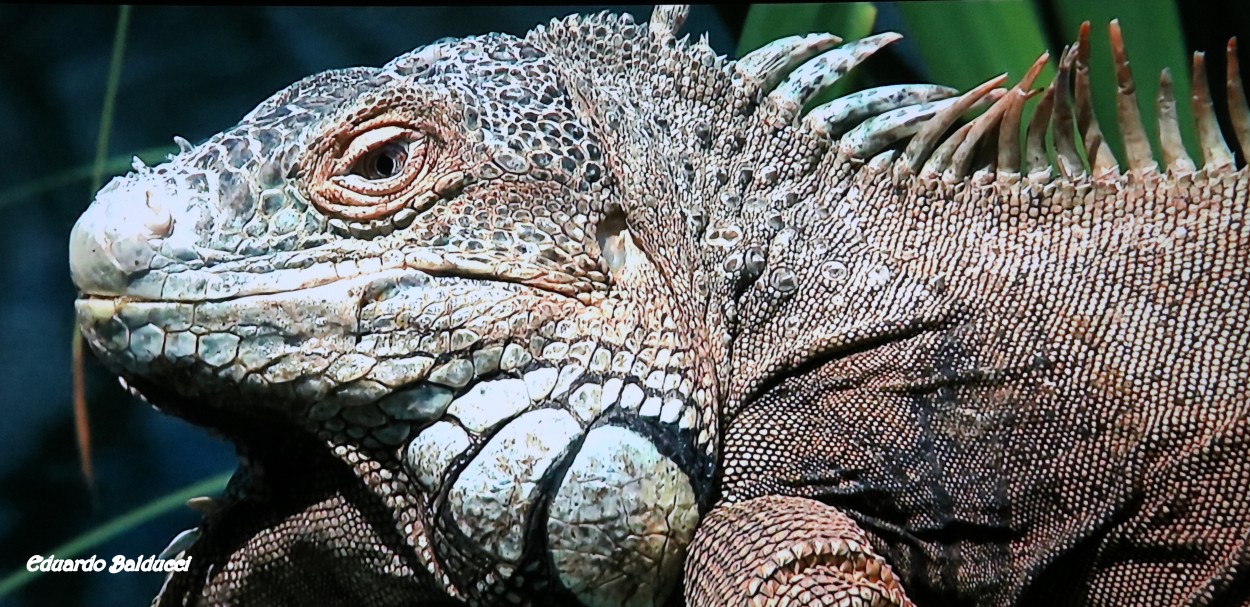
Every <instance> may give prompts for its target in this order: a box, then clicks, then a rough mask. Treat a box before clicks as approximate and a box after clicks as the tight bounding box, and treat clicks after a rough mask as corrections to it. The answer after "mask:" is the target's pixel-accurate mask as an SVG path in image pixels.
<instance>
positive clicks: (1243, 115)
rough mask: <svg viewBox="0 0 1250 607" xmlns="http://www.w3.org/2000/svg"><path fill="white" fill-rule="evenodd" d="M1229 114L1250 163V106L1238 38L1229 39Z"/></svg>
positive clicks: (1245, 159) (1247, 161)
mask: <svg viewBox="0 0 1250 607" xmlns="http://www.w3.org/2000/svg"><path fill="white" fill-rule="evenodd" d="M1227 76H1228V77H1227V78H1226V79H1225V80H1226V84H1227V86H1228V115H1229V117H1230V118H1231V119H1232V121H1233V132H1234V133H1235V134H1236V135H1237V144H1238V145H1239V146H1241V156H1242V160H1243V161H1245V162H1246V164H1250V106H1247V105H1246V89H1245V88H1244V87H1243V86H1242V84H1241V64H1240V62H1239V61H1238V60H1237V38H1236V37H1233V38H1229V39H1228V74H1227Z"/></svg>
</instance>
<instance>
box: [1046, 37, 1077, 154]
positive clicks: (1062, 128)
mask: <svg viewBox="0 0 1250 607" xmlns="http://www.w3.org/2000/svg"><path fill="white" fill-rule="evenodd" d="M1076 54H1077V49H1076V48H1065V49H1064V50H1063V60H1062V61H1060V62H1059V75H1058V76H1056V77H1055V99H1054V103H1055V107H1054V110H1053V112H1052V113H1053V117H1052V119H1051V121H1050V128H1051V131H1050V136H1051V140H1052V141H1053V142H1054V144H1055V159H1056V164H1057V165H1058V168H1059V174H1060V175H1063V176H1064V177H1067V178H1069V179H1071V178H1073V177H1076V176H1077V175H1080V174H1082V173H1084V172H1085V166H1084V165H1083V164H1082V163H1081V155H1080V154H1079V153H1077V151H1076V135H1075V132H1074V131H1073V120H1072V103H1071V102H1070V101H1069V91H1070V90H1071V82H1070V78H1071V75H1072V63H1073V62H1074V61H1075V60H1076Z"/></svg>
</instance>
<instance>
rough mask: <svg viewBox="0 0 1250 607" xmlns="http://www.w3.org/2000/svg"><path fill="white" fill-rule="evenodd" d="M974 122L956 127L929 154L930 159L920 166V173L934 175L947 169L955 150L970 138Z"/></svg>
mask: <svg viewBox="0 0 1250 607" xmlns="http://www.w3.org/2000/svg"><path fill="white" fill-rule="evenodd" d="M972 124H973V123H971V122H969V123H968V124H965V125H963V126H961V127H959V128H957V129H955V132H954V133H951V134H950V136H949V137H947V138H946V139H945V140H944V141H942V143H941V144H939V145H938V146H937V147H936V148H934V149H933V153H931V154H929V159H928V160H926V161H925V162H924V166H922V167H921V168H920V175H925V176H933V175H937V174H940V173H941V172H942V171H945V170H946V168H947V167H949V166H950V163H951V158H953V157H954V156H955V151H956V150H958V149H959V146H961V145H963V143H964V141H965V140H967V139H968V133H969V132H970V131H971V130H972Z"/></svg>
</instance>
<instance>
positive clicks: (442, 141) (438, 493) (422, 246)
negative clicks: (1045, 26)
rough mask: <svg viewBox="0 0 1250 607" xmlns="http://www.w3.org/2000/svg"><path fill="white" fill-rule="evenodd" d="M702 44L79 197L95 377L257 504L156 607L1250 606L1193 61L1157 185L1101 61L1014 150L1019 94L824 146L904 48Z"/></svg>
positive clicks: (356, 82)
mask: <svg viewBox="0 0 1250 607" xmlns="http://www.w3.org/2000/svg"><path fill="white" fill-rule="evenodd" d="M685 14H686V11H685V9H683V8H673V7H662V8H659V9H657V10H656V11H655V13H654V15H653V16H652V18H651V20H650V23H648V24H636V23H634V22H633V20H632V19H631V18H630V17H629V16H628V15H611V14H606V13H605V14H599V15H594V16H585V17H583V16H573V17H569V18H567V19H563V20H557V21H553V22H551V23H550V24H548V25H546V26H543V27H538V28H536V29H534V30H533V31H531V32H530V33H529V34H528V35H526V36H525V37H524V38H516V37H512V36H502V35H488V36H482V37H473V38H466V39H462V40H446V41H440V42H438V43H435V44H432V45H430V46H427V47H424V48H421V49H418V50H416V51H413V52H411V53H409V54H405V55H402V56H400V57H398V58H396V59H395V60H393V61H391V62H390V63H388V64H387V65H385V66H383V67H381V68H354V69H345V70H339V71H331V72H326V73H322V74H319V75H315V76H312V77H309V78H307V79H304V80H302V81H300V82H298V83H296V84H294V85H292V86H290V87H289V88H287V89H285V90H283V91H281V92H279V93H278V94H276V95H274V96H273V97H271V98H270V99H268V100H267V101H265V102H264V103H262V104H261V105H260V106H259V107H257V108H256V109H255V110H253V111H252V112H251V113H249V114H248V115H247V116H245V117H244V118H243V119H242V120H241V121H240V122H239V124H238V125H236V126H234V127H232V128H230V129H228V130H226V131H224V132H222V133H220V134H218V135H215V136H213V137H211V138H210V139H208V140H207V141H205V142H204V143H202V144H200V145H196V146H192V145H190V144H189V143H187V142H186V141H185V140H180V142H181V145H182V150H181V151H180V152H179V153H177V154H176V155H173V156H172V157H171V158H170V159H169V161H168V162H166V163H164V164H161V165H160V166H156V167H146V166H142V164H141V163H136V166H135V170H134V172H132V173H131V174H129V175H126V176H124V177H119V178H117V179H114V180H113V181H112V182H111V183H110V184H108V185H107V186H106V187H105V188H104V189H102V190H101V191H100V193H99V194H98V197H97V198H96V200H95V202H94V203H93V204H92V205H91V207H90V208H89V209H88V210H87V211H86V212H85V213H84V214H83V216H82V218H81V219H79V221H78V223H77V225H76V226H75V227H74V230H73V233H72V236H71V242H70V254H71V266H72V267H71V269H72V272H73V278H74V281H75V283H76V284H77V285H78V287H79V288H80V289H81V290H82V292H83V297H82V298H81V299H80V300H79V301H78V302H77V311H78V321H79V323H80V325H81V327H82V330H83V333H84V335H85V336H86V338H87V340H88V342H89V343H90V346H91V348H92V349H93V350H94V351H95V352H96V354H97V355H98V356H99V357H100V358H101V359H102V360H103V361H104V363H105V364H106V365H107V366H108V367H109V368H110V369H112V370H114V371H115V372H117V373H118V374H119V375H120V376H121V377H122V378H123V380H124V381H125V382H126V383H127V384H128V385H129V386H130V387H131V388H132V389H133V390H134V391H135V392H136V393H138V394H141V395H143V396H144V397H145V398H147V399H149V400H151V401H152V402H153V403H155V404H156V405H158V406H159V407H160V408H162V409H163V410H165V411H167V412H169V413H172V414H174V415H177V416H180V417H182V418H185V419H186V420H188V421H190V422H191V423H194V424H198V425H201V426H204V427H206V428H208V429H210V430H212V431H214V432H216V433H220V434H221V435H223V436H225V437H227V438H229V439H230V440H231V441H233V442H234V443H235V444H236V445H237V447H238V451H239V454H240V459H241V461H242V465H241V467H240V470H239V472H238V473H237V474H236V476H235V478H234V480H233V481H232V483H231V485H230V487H229V488H228V490H227V492H226V495H225V496H223V497H222V498H221V499H220V501H204V502H202V503H201V506H204V507H206V510H208V511H209V514H207V516H206V518H205V520H204V522H203V525H202V526H201V527H200V529H199V530H198V531H197V532H195V533H192V534H189V535H186V536H183V537H182V538H181V539H180V540H179V541H176V542H175V544H174V545H172V546H171V551H172V552H180V551H181V552H183V553H185V554H186V555H189V556H191V557H193V558H192V562H191V566H190V571H188V572H186V573H174V574H171V576H170V577H169V578H168V579H167V581H166V583H165V586H164V588H163V590H162V592H161V594H160V596H159V597H157V599H156V603H155V604H157V605H162V606H165V605H188V604H205V605H309V604H321V605H330V604H334V605H415V604H421V605H426V604H461V603H466V604H471V605H505V604H531V605H532V604H540V605H548V604H584V605H594V606H600V605H630V606H645V605H661V604H680V603H682V602H683V600H684V603H685V604H687V605H691V606H696V607H709V606H715V605H743V604H750V605H831V604H832V605H845V606H851V605H910V604H912V601H915V603H916V604H919V605H943V604H978V605H1035V604H1094V605H1128V604H1134V605H1146V604H1151V605H1207V604H1246V603H1247V601H1250V598H1248V597H1250V543H1248V538H1247V532H1248V530H1250V499H1247V495H1250V459H1248V458H1247V457H1246V455H1247V453H1250V443H1248V441H1250V418H1248V417H1247V411H1248V410H1250V399H1247V396H1246V395H1247V388H1246V385H1245V384H1246V382H1247V380H1248V379H1250V362H1248V359H1247V357H1246V352H1247V351H1248V350H1250V331H1247V329H1246V326H1245V323H1246V319H1247V315H1248V314H1250V296H1248V295H1250V277H1248V275H1247V267H1248V266H1247V258H1248V256H1250V254H1248V251H1250V224H1247V215H1248V213H1247V200H1246V199H1247V193H1246V191H1247V186H1248V185H1250V178H1247V176H1246V172H1245V170H1244V169H1238V168H1236V167H1235V165H1234V161H1233V158H1232V156H1231V154H1230V153H1229V151H1228V148H1227V146H1226V144H1225V142H1224V140H1223V139H1222V137H1221V134H1220V132H1219V129H1218V127H1217V126H1216V123H1215V119H1214V117H1213V111H1212V109H1211V102H1210V101H1209V100H1208V97H1207V95H1208V93H1207V86H1206V80H1205V78H1206V75H1205V69H1204V67H1203V65H1202V61H1201V56H1199V57H1198V58H1197V59H1196V61H1195V66H1194V70H1193V77H1194V81H1195V86H1194V90H1195V96H1194V99H1193V101H1194V108H1195V110H1196V114H1197V126H1198V132H1199V133H1200V135H1201V149H1202V151H1203V158H1202V160H1201V163H1200V166H1196V163H1195V162H1194V161H1192V160H1191V159H1190V158H1189V157H1188V156H1187V155H1186V153H1185V151H1184V147H1183V146H1182V145H1181V142H1180V135H1179V128H1178V125H1177V119H1176V112H1175V101H1174V99H1173V97H1172V95H1171V92H1170V80H1169V76H1168V75H1167V74H1166V73H1165V74H1164V75H1163V78H1164V81H1163V87H1162V90H1163V93H1162V94H1161V95H1160V98H1159V99H1158V103H1159V107H1160V116H1161V122H1160V131H1161V138H1160V139H1161V140H1160V142H1159V149H1160V151H1161V152H1162V160H1163V163H1162V165H1160V164H1158V163H1156V161H1155V159H1154V156H1153V154H1152V153H1151V146H1150V142H1149V141H1148V140H1147V138H1146V136H1145V135H1144V129H1143V128H1142V125H1141V120H1140V118H1139V116H1138V109H1137V103H1138V100H1137V99H1136V96H1135V93H1134V87H1133V80H1132V77H1131V75H1130V73H1129V67H1128V63H1127V59H1125V57H1124V54H1123V43H1122V40H1121V39H1120V34H1119V29H1118V26H1116V25H1115V24H1114V23H1113V24H1112V46H1113V51H1114V57H1115V61H1116V64H1117V66H1118V77H1119V88H1118V96H1119V100H1120V103H1119V110H1120V112H1119V115H1118V116H1117V117H1116V119H1117V120H1118V121H1119V124H1120V126H1121V130H1122V131H1123V132H1124V133H1125V148H1126V150H1127V153H1126V154H1125V156H1126V160H1127V164H1124V165H1120V164H1118V162H1117V159H1116V158H1115V157H1114V156H1113V155H1112V154H1111V152H1110V151H1109V148H1108V146H1107V145H1106V143H1105V142H1104V141H1103V139H1102V135H1101V131H1100V130H1099V128H1098V123H1097V120H1096V119H1095V117H1094V116H1093V113H1092V111H1091V110H1090V103H1089V97H1090V95H1089V76H1088V65H1089V64H1088V55H1089V53H1088V50H1089V45H1088V44H1087V43H1084V42H1082V43H1078V44H1077V45H1075V46H1074V47H1072V48H1071V49H1068V50H1066V51H1065V52H1064V53H1063V54H1062V57H1061V61H1060V72H1059V75H1058V77H1057V78H1056V79H1055V81H1054V82H1053V83H1052V84H1050V85H1049V86H1048V87H1046V88H1045V91H1044V93H1043V97H1042V98H1041V102H1040V103H1039V104H1038V106H1037V108H1036V110H1035V111H1031V112H1025V111H1024V110H1023V108H1024V101H1025V100H1026V99H1027V98H1028V97H1030V96H1031V95H1032V94H1034V93H1035V92H1038V91H1035V90H1033V81H1034V79H1035V77H1036V75H1037V73H1038V71H1039V69H1040V67H1041V66H1042V65H1043V64H1044V62H1045V60H1046V58H1045V57H1043V58H1042V59H1041V60H1039V62H1038V64H1037V65H1036V66H1035V67H1036V68H1038V69H1034V70H1033V71H1032V72H1030V73H1029V74H1028V75H1027V76H1026V77H1025V78H1024V80H1023V81H1022V82H1020V83H1018V84H1016V85H1014V86H1012V87H1010V88H1001V85H1002V84H1003V83H1004V81H1005V76H1004V77H999V78H995V79H992V80H990V81H989V82H987V83H986V84H984V85H982V86H980V87H977V88H975V89H972V90H970V91H968V92H966V93H963V94H958V93H957V92H956V91H953V90H951V89H947V88H943V87H939V86H933V85H920V84H916V85H897V86H888V87H881V88H872V89H868V90H863V91H859V92H855V93H852V94H849V95H846V96H843V97H840V98H838V99H835V100H834V101H832V102H829V103H826V104H823V105H819V106H817V107H813V105H814V104H813V103H812V100H813V98H814V97H815V96H816V95H818V94H819V93H821V92H822V91H824V90H826V89H827V88H828V87H830V86H831V85H832V84H833V83H834V82H835V81H837V80H838V78H840V77H842V76H844V75H845V74H846V73H847V71H848V70H849V69H851V68H852V67H853V66H855V65H856V64H858V63H860V62H861V61H863V60H864V59H866V58H867V57H869V56H870V55H872V54H873V53H874V52H875V51H877V50H878V49H880V48H881V47H883V46H885V45H887V44H890V43H891V42H893V41H895V40H896V39H897V38H898V36H897V35H895V34H889V33H887V34H880V35H875V36H871V37H868V38H864V39H862V40H858V41H854V42H850V43H846V44H841V45H839V43H840V40H839V39H838V38H837V37H836V36H832V35H828V34H811V35H805V36H794V37H788V38H783V39H780V40H777V41H776V42H774V43H771V44H769V45H767V46H765V47H763V48H761V49H759V50H757V51H755V52H752V53H750V54H748V55H746V56H744V57H742V58H741V59H739V60H736V61H735V60H729V59H726V58H725V57H723V56H718V55H717V54H716V53H715V52H714V51H713V50H712V49H711V48H709V47H708V45H707V44H706V41H691V40H689V39H688V38H680V39H679V38H678V37H677V35H678V29H679V28H680V26H681V24H682V22H683V20H684V17H685ZM1229 50H1230V53H1229V57H1230V62H1231V63H1232V67H1231V68H1230V71H1229V77H1228V85H1229V92H1230V99H1231V100H1232V104H1231V105H1232V110H1231V111H1232V117H1233V121H1234V124H1235V126H1236V134H1237V137H1238V142H1239V143H1240V145H1241V146H1242V149H1243V150H1245V149H1250V148H1248V147H1247V146H1248V145H1250V111H1248V110H1247V109H1246V104H1245V100H1244V96H1243V94H1242V87H1241V82H1240V80H1239V79H1238V78H1237V69H1236V68H1237V66H1236V63H1235V54H1234V52H1233V49H1232V47H1231V45H1230V49H1229ZM975 106H982V107H986V108H987V109H986V111H984V113H982V114H980V115H979V116H978V117H977V118H975V119H973V120H971V121H969V122H967V123H966V124H964V125H963V126H959V127H958V128H956V127H957V124H958V122H959V120H960V118H961V117H962V116H963V115H965V114H967V113H968V112H969V110H971V109H973V108H974V107H975ZM1104 118H1105V117H1104ZM1022 132H1023V133H1024V135H1023V136H1022V135H1021V133H1022ZM1048 132H1049V134H1050V139H1049V140H1048V139H1047V133H1048ZM1084 158H1089V159H1090V160H1089V162H1088V163H1086V162H1085V160H1084Z"/></svg>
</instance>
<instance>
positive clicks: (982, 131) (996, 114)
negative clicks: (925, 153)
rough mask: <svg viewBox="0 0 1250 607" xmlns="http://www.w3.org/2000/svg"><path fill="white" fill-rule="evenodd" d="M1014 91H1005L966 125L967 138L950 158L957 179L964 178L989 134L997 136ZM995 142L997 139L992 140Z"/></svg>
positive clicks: (987, 140) (988, 138)
mask: <svg viewBox="0 0 1250 607" xmlns="http://www.w3.org/2000/svg"><path fill="white" fill-rule="evenodd" d="M1015 96H1016V95H1015V89H1012V90H1010V91H1007V92H1006V93H1005V94H1004V95H1002V97H1001V98H1000V99H999V100H997V101H995V102H994V105H992V106H990V109H988V110H986V112H985V113H984V114H981V115H980V116H977V118H976V119H975V120H973V121H972V122H970V123H968V124H970V125H972V128H971V129H970V130H969V131H968V136H967V137H965V138H964V141H963V143H960V144H959V148H958V149H956V150H955V154H954V155H953V156H951V164H950V168H951V170H953V171H954V172H955V176H957V177H966V176H967V175H968V172H969V168H970V167H971V166H972V161H973V159H974V158H976V153H977V150H979V149H981V148H982V147H984V146H983V145H982V144H983V143H986V144H988V143H989V140H990V139H991V137H989V135H990V134H991V133H994V134H995V135H996V134H997V131H998V127H999V125H1001V124H1002V120H1003V115H1004V114H1005V113H1006V111H1007V108H1009V107H1010V106H1011V103H1012V101H1011V100H1012V99H1013V98H1015ZM992 139H993V140H994V141H995V142H997V140H998V138H997V137H993V138H992Z"/></svg>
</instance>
